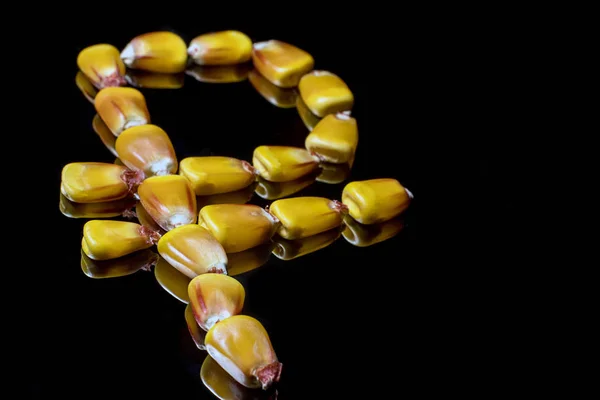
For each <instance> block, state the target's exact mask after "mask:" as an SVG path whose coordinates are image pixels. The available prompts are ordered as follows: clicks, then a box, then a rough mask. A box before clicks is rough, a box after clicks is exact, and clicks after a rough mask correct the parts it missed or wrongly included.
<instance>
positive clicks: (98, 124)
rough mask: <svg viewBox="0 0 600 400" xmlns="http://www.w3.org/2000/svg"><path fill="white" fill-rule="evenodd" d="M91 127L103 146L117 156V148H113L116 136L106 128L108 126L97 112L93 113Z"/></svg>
mask: <svg viewBox="0 0 600 400" xmlns="http://www.w3.org/2000/svg"><path fill="white" fill-rule="evenodd" d="M92 128H93V129H94V132H96V134H97V135H98V137H99V138H100V140H101V141H102V143H103V144H104V146H106V148H107V149H108V151H110V152H111V153H112V154H113V155H114V156H115V157H117V156H118V155H117V150H116V149H115V141H116V140H117V138H116V137H115V135H113V133H112V132H111V131H110V129H108V126H106V124H105V123H104V121H102V118H100V116H99V115H98V114H96V115H94V119H93V120H92Z"/></svg>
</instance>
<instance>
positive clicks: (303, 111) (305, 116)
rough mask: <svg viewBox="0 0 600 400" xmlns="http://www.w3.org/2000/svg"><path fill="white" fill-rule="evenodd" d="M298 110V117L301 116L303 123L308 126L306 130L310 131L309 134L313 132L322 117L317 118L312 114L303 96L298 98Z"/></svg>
mask: <svg viewBox="0 0 600 400" xmlns="http://www.w3.org/2000/svg"><path fill="white" fill-rule="evenodd" d="M296 110H297V111H298V115H300V119H301V120H302V122H304V126H306V129H308V131H309V132H310V131H312V130H313V129H314V128H315V126H317V124H318V123H319V121H320V120H321V118H320V117H317V116H316V115H315V114H313V113H312V111H310V110H309V108H308V106H307V105H306V103H305V102H304V100H302V96H297V99H296Z"/></svg>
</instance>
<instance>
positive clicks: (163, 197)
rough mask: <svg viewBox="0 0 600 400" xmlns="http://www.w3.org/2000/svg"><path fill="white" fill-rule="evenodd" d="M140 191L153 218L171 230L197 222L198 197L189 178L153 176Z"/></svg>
mask: <svg viewBox="0 0 600 400" xmlns="http://www.w3.org/2000/svg"><path fill="white" fill-rule="evenodd" d="M137 194H138V196H139V198H140V202H141V203H142V206H143V207H144V209H145V210H146V211H147V212H148V214H150V216H151V217H152V219H153V220H154V221H156V223H157V224H158V225H159V226H160V227H161V228H163V229H164V230H165V231H169V230H171V229H173V228H176V227H178V226H180V225H185V224H194V223H196V220H197V217H198V211H197V209H196V196H195V195H194V191H193V190H192V186H191V185H190V182H189V181H188V180H187V178H186V177H184V176H180V175H164V176H153V177H150V178H147V179H146V180H145V181H143V182H142V184H141V185H140V186H139V187H138V191H137Z"/></svg>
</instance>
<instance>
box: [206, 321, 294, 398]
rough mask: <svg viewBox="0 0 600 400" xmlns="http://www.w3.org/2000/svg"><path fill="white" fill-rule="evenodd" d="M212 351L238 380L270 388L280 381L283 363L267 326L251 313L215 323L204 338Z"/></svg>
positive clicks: (209, 350) (216, 359) (255, 386)
mask: <svg viewBox="0 0 600 400" xmlns="http://www.w3.org/2000/svg"><path fill="white" fill-rule="evenodd" d="M204 343H205V345H206V351H208V354H209V355H210V356H211V357H212V358H213V359H214V360H215V361H216V362H217V363H218V364H219V365H220V366H221V367H222V368H223V369H224V370H225V371H227V372H228V373H229V375H231V376H232V377H233V378H234V379H235V380H236V381H238V382H239V383H241V384H242V385H244V386H246V387H248V388H259V387H262V389H264V390H266V389H268V388H269V387H271V385H273V384H274V383H276V382H278V381H279V377H280V375H281V369H282V366H283V365H282V364H281V363H280V362H279V361H278V360H277V355H276V354H275V350H273V345H272V344H271V340H270V338H269V335H268V333H267V331H266V330H265V328H264V327H263V326H262V324H261V323H260V322H259V321H257V320H256V319H254V318H252V317H249V316H247V315H234V316H232V317H229V318H227V319H225V320H223V321H221V322H219V323H218V324H215V325H214V326H213V327H212V328H211V329H210V330H209V331H208V334H207V335H206V339H205V341H204Z"/></svg>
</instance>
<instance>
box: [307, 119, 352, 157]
mask: <svg viewBox="0 0 600 400" xmlns="http://www.w3.org/2000/svg"><path fill="white" fill-rule="evenodd" d="M304 144H305V146H306V149H307V150H308V151H310V152H312V153H315V154H316V155H317V156H319V158H320V159H321V160H323V161H326V162H329V163H334V164H343V163H347V162H349V161H350V160H352V159H353V158H354V154H355V152H356V147H357V146H358V127H357V125H356V119H354V118H352V117H351V116H350V113H348V112H344V113H337V114H329V115H327V116H325V117H324V118H323V119H322V120H321V121H320V122H319V123H318V124H317V126H315V128H314V129H313V131H312V132H311V133H310V134H309V135H308V136H307V137H306V140H305V142H304Z"/></svg>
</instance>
